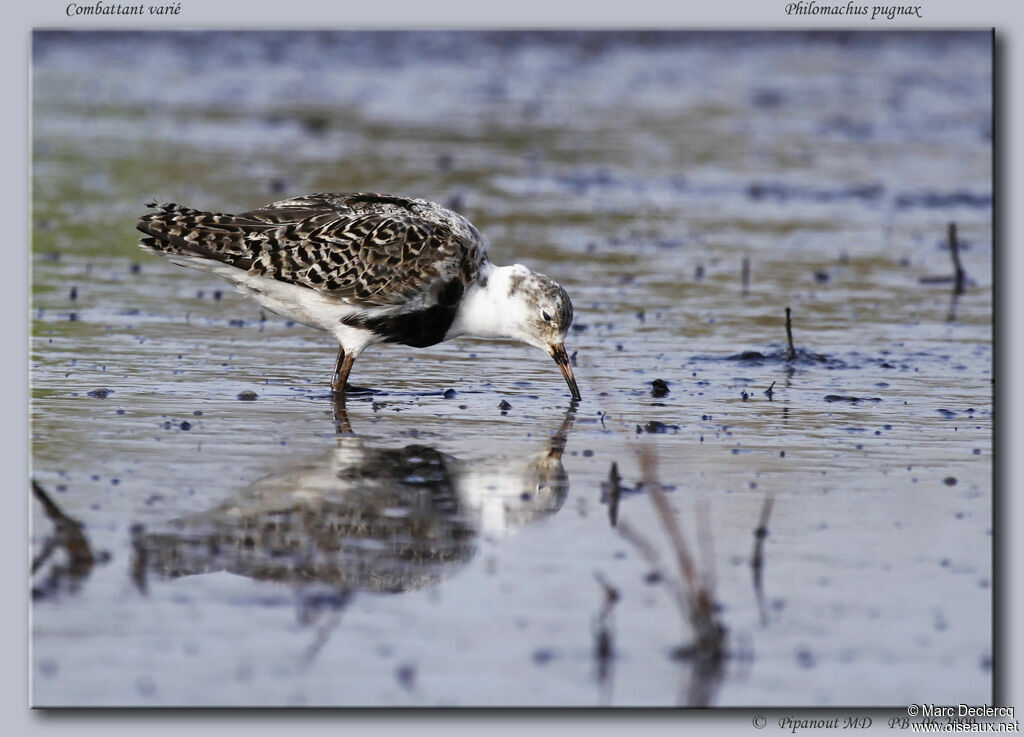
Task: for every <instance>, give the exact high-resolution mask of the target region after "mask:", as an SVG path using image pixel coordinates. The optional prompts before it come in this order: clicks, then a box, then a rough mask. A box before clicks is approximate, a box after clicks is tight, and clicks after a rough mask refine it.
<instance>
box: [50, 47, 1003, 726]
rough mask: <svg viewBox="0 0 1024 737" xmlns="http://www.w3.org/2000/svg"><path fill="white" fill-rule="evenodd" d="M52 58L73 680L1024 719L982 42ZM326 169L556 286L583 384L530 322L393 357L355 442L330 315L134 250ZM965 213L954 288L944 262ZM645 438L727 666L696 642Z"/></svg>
mask: <svg viewBox="0 0 1024 737" xmlns="http://www.w3.org/2000/svg"><path fill="white" fill-rule="evenodd" d="M33 62H34V67H33V105H34V107H33V146H34V156H33V214H32V217H33V225H34V231H33V238H34V240H33V271H32V295H33V301H32V318H33V324H32V346H31V356H32V406H31V418H32V427H31V432H32V441H33V446H32V447H33V450H32V453H33V475H34V478H35V479H37V480H38V481H39V482H40V484H41V485H42V487H43V489H45V491H46V492H47V493H48V494H49V497H50V498H52V500H53V501H54V502H55V503H56V504H57V505H58V506H59V507H60V509H62V510H63V513H64V514H66V515H68V516H69V517H70V518H72V519H74V520H76V521H78V522H79V523H81V525H82V526H83V527H82V532H83V534H84V535H85V537H86V539H87V541H88V545H89V546H90V548H91V550H92V551H93V553H94V555H93V561H92V562H91V564H90V565H87V566H79V567H71V568H70V570H69V569H68V566H67V565H66V563H65V562H64V561H63V559H62V557H61V556H62V555H65V552H64V551H62V550H60V549H59V546H58V549H57V551H56V552H54V553H53V554H52V556H50V557H49V558H47V559H46V561H45V562H44V563H43V564H42V565H41V566H40V568H39V570H37V571H36V574H35V576H34V581H35V601H34V604H33V611H32V630H33V631H32V636H33V646H32V647H33V663H32V669H33V686H32V693H33V703H35V704H36V705H40V706H43V705H86V704H89V705H115V704H138V705H161V704H201V705H213V704H224V705H228V704H260V705H271V704H308V705H336V704H337V705H342V704H345V705H347V704H352V705H381V706H392V705H491V704H493V705H597V704H609V705H674V704H711V705H752V704H765V705H770V704H789V705H797V704H833V705H836V704H844V705H880V704H891V705H898V704H905V703H910V702H915V703H958V702H964V703H984V702H986V701H987V700H989V699H990V696H991V679H992V673H991V660H992V646H991V636H992V635H991V611H992V610H991V597H992V589H991V577H992V572H991V552H992V536H991V535H992V525H991V515H992V473H991V472H992V441H991V437H992V436H991V433H992V278H991V264H992V228H991V197H992V190H991V158H990V156H991V116H990V107H991V96H990V86H991V66H990V44H989V36H988V34H907V35H904V34H886V35H883V36H866V35H856V34H854V35H850V34H845V35H842V36H803V35H769V34H744V35H730V34H710V35H709V34H673V35H659V34H646V35H640V36H621V35H618V36H617V35H607V34H568V35H548V34H545V35H519V34H504V33H503V34H447V33H436V34H435V33H429V34H397V35H391V34H285V35H273V34H210V33H197V34H177V35H164V34H161V35H148V34H131V35H128V34H116V35H115V34H37V35H36V37H35V39H34V53H33ZM324 190H342V191H345V190H371V191H384V192H398V193H404V194H412V195H418V196H425V197H428V198H430V199H434V200H437V201H441V202H447V203H451V204H453V205H456V206H457V207H458V209H459V210H460V211H461V212H463V213H464V214H465V215H466V216H467V217H469V218H470V219H471V220H472V221H473V222H474V223H475V224H476V225H477V226H478V227H479V228H480V229H481V230H482V231H483V232H484V233H485V234H486V236H487V237H488V239H489V243H490V248H489V250H490V253H491V256H492V258H493V259H494V260H495V261H496V262H498V263H509V262H513V261H520V262H522V263H525V264H527V265H529V266H530V267H531V268H535V269H538V270H540V271H543V272H545V273H548V274H549V275H551V276H552V277H554V278H555V279H557V280H559V281H560V282H561V283H562V284H563V285H564V286H565V287H566V289H567V290H568V291H569V293H570V294H571V295H572V297H573V300H574V304H575V307H576V318H575V320H576V321H575V325H574V329H573V331H572V333H571V335H570V337H569V339H568V340H567V345H568V349H569V352H570V353H574V352H575V353H576V368H575V371H576V375H577V378H578V380H579V383H580V387H581V389H582V391H583V395H584V398H583V401H582V402H581V403H580V404H579V405H578V406H577V407H573V406H572V405H570V403H569V398H568V392H567V390H566V388H565V385H564V383H563V382H562V379H561V377H560V375H559V373H558V370H557V368H556V367H555V366H554V365H553V364H552V363H551V361H550V360H549V359H547V358H546V357H545V356H543V355H542V354H540V353H539V352H537V351H535V350H533V349H529V348H526V347H520V346H513V345H510V344H503V343H496V342H489V341H475V340H465V341H460V342H454V343H450V344H444V345H440V346H436V347H434V348H431V349H425V350H415V349H408V348H403V347H394V346H385V347H379V348H374V349H371V351H369V352H367V353H366V354H364V356H363V357H361V358H360V360H359V361H358V362H357V363H356V367H355V372H354V373H353V381H354V383H356V384H360V385H365V386H368V387H373V388H374V389H375V390H376V393H374V394H367V395H360V396H355V397H352V398H351V399H350V400H349V401H348V404H347V418H346V419H347V422H348V423H349V425H350V427H341V428H340V429H342V430H347V429H350V430H351V433H344V434H340V435H339V434H338V432H337V430H338V429H339V426H338V424H337V423H336V422H335V417H334V411H333V409H332V406H331V403H330V401H329V399H328V397H327V392H326V383H327V381H328V379H329V375H330V372H331V370H332V368H333V361H334V348H333V347H332V345H331V341H330V339H328V338H327V337H325V336H323V335H319V334H317V333H315V332H313V331H311V330H309V329H307V328H304V327H302V326H297V325H292V324H289V323H287V322H286V321H285V320H283V319H281V318H278V317H276V316H274V315H270V314H267V315H263V314H261V312H260V310H259V308H258V307H257V306H256V305H254V304H253V303H251V302H249V301H247V300H246V299H244V298H243V297H241V296H239V295H236V294H235V293H234V292H232V291H231V289H230V288H229V287H228V285H227V284H225V283H221V282H219V281H217V280H216V279H215V278H213V277H210V276H207V275H203V274H197V273H193V272H190V271H187V270H183V269H180V268H177V267H175V266H173V265H171V264H169V263H165V262H162V261H160V260H159V259H156V258H154V257H150V256H147V255H146V254H143V253H141V252H139V251H138V250H137V249H136V247H135V245H134V244H135V242H136V237H135V235H134V233H135V231H134V229H133V228H134V218H135V217H136V215H137V214H138V213H139V212H140V211H141V209H142V208H141V205H142V202H143V201H144V200H146V199H149V198H150V197H156V198H158V199H171V200H174V201H178V202H183V203H186V204H189V205H192V206H196V207H201V208H208V209H216V210H228V211H231V210H242V209H248V208H251V207H254V206H258V205H260V204H264V203H265V202H268V201H271V200H274V199H280V198H283V197H286V196H289V195H292V194H300V193H305V192H313V191H324ZM954 221H955V222H956V224H957V229H958V234H959V239H960V244H961V258H962V260H963V265H964V268H965V270H966V272H967V275H968V277H969V282H968V287H967V289H966V291H965V293H964V294H963V295H961V296H959V298H954V297H953V295H952V287H951V284H949V283H930V282H928V278H929V277H933V276H946V275H949V274H950V273H951V268H952V267H951V259H950V253H949V250H948V245H947V238H946V226H947V223H949V222H954ZM744 259H748V260H749V274H750V277H749V283H748V284H747V285H746V286H744V284H743V280H742V276H741V274H742V271H743V267H742V264H743V262H744ZM922 279H924V280H925V281H922ZM787 306H789V307H791V308H792V313H793V333H794V342H795V343H796V345H797V346H798V347H799V348H800V351H799V353H798V355H797V357H796V359H795V360H793V361H789V360H787V357H786V338H785V328H784V310H785V308H786V307H787ZM654 379H662V380H664V381H666V382H668V388H669V393H668V394H667V395H665V396H663V397H654V396H652V394H651V388H652V387H651V382H652V381H653V380H654ZM773 382H774V383H773ZM769 387H772V393H771V396H767V395H766V394H765V390H767V389H768V388H769ZM97 389H105V390H108V391H107V392H96V390H97ZM448 389H454V390H455V395H454V397H452V398H445V396H444V392H445V391H446V390H448ZM244 391H252V392H255V394H256V397H257V398H256V399H255V401H241V400H239V399H238V395H239V394H240V393H241V392H244ZM90 392H92V395H90ZM103 395H105V396H103ZM503 400H504V401H507V402H508V403H509V404H510V405H511V408H510V409H508V410H506V411H504V412H503V411H502V410H500V409H499V407H498V405H499V403H500V402H501V401H503ZM648 430H652V431H655V432H649V431H648ZM639 453H646V454H648V455H649V456H650V457H654V458H656V459H657V478H658V479H659V480H660V482H661V483H662V484H664V485H665V486H666V488H667V496H668V499H669V501H670V502H671V505H672V506H673V508H674V510H675V511H676V513H677V518H678V520H679V524H680V525H681V529H682V532H683V535H684V536H685V538H686V541H687V544H688V547H689V549H690V550H691V552H692V553H693V554H694V556H695V557H696V559H697V563H698V568H699V571H700V572H701V574H702V575H703V576H704V579H706V580H710V581H712V582H713V584H714V588H713V595H714V599H715V601H716V602H717V604H718V607H717V610H716V613H715V617H716V619H717V621H718V622H719V623H720V624H721V625H723V626H724V627H725V628H726V629H727V636H726V641H725V656H724V657H722V658H720V659H717V660H715V659H713V660H712V661H708V660H707V659H702V658H699V657H698V658H696V659H693V658H691V659H680V658H678V657H674V656H673V653H674V652H675V651H676V650H677V649H678V648H679V647H680V646H682V645H686V644H687V643H688V642H689V641H690V640H691V639H692V637H693V630H692V628H691V626H690V623H689V622H688V621H687V620H686V619H685V618H684V617H682V616H681V615H680V612H679V611H678V609H677V608H676V606H675V603H674V600H673V598H672V596H671V590H670V587H669V586H668V585H667V583H666V580H667V579H670V578H675V577H677V576H678V573H677V569H676V566H675V563H674V555H675V554H674V552H673V550H672V547H671V545H670V543H669V539H668V537H667V535H666V533H665V531H664V530H663V527H662V520H661V519H660V518H659V515H658V514H657V512H656V510H655V507H654V505H653V504H652V494H651V493H649V492H648V491H645V490H644V488H643V486H642V485H640V486H639V488H637V487H638V484H639V483H640V481H641V468H640V463H639V456H638V454H639ZM613 462H614V463H616V464H617V467H618V469H619V472H620V473H621V476H622V485H623V486H624V487H625V490H624V491H623V493H622V494H621V497H620V499H619V501H618V504H617V506H615V505H613V504H612V503H611V495H610V493H609V487H608V486H607V485H606V484H607V480H608V478H609V471H610V468H611V465H612V463H613ZM602 484H605V486H604V487H602ZM33 505H34V506H33V519H32V530H33V531H32V539H33V543H34V546H35V549H36V552H37V554H39V555H40V557H42V556H43V554H44V553H45V552H46V550H47V545H48V543H49V542H50V541H52V540H53V539H54V538H53V530H54V524H53V523H52V522H51V520H50V519H48V518H47V516H46V513H45V508H44V505H43V504H41V503H35V502H34V503H33ZM762 515H764V518H763V517H762ZM613 516H614V517H615V519H616V522H617V524H616V526H614V527H613V526H612V524H611V518H612V517H613ZM762 524H763V526H764V527H765V528H766V530H767V537H765V538H764V541H763V548H762V550H761V565H760V567H759V568H758V567H756V566H752V564H751V563H752V560H753V559H754V558H755V557H756V555H755V550H756V548H755V542H756V540H757V537H756V535H755V531H756V529H757V528H758V527H759V526H760V525H762ZM624 531H626V532H627V533H628V532H629V531H633V532H635V533H636V535H638V536H639V537H640V538H642V540H643V541H646V542H645V543H642V544H640V545H637V544H635V542H631V539H630V538H629V537H628V535H624V534H623V533H624ZM644 545H646V546H648V547H650V548H652V549H654V550H657V551H660V553H659V554H660V556H661V559H662V569H663V570H662V571H661V575H660V577H659V576H657V575H651V574H652V564H651V562H650V561H649V560H648V559H647V558H646V557H645V556H644V554H643V552H642V551H643V549H644ZM79 562H81V561H80V560H79ZM83 568H84V570H83ZM605 586H610V587H613V588H614V590H615V591H616V592H617V593H618V598H617V600H616V601H615V602H614V603H613V604H611V608H610V610H603V608H602V607H606V606H608V604H607V603H606V601H605V597H606V593H605ZM602 643H604V644H603V645H602Z"/></svg>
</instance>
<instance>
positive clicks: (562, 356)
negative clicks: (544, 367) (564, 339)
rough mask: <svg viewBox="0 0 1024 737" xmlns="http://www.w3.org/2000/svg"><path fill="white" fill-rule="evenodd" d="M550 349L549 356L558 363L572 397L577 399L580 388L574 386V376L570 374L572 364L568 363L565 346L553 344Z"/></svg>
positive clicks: (578, 398)
mask: <svg viewBox="0 0 1024 737" xmlns="http://www.w3.org/2000/svg"><path fill="white" fill-rule="evenodd" d="M550 350H551V357H552V358H553V359H555V363H557V364H558V368H559V369H561V371H562V376H564V377H565V383H566V384H568V385H569V391H570V392H572V398H573V399H574V400H576V401H579V400H580V399H581V397H580V389H579V387H578V386H576V377H575V376H573V375H572V366H570V365H569V356H568V354H567V353H566V352H565V346H564V345H553V346H551V349H550Z"/></svg>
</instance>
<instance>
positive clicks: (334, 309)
mask: <svg viewBox="0 0 1024 737" xmlns="http://www.w3.org/2000/svg"><path fill="white" fill-rule="evenodd" d="M169 258H170V260H171V261H174V262H175V263H177V264H179V265H181V266H188V267H191V268H199V269H202V270H203V271H211V272H213V273H214V274H217V276H220V277H222V278H224V279H226V280H228V281H229V282H231V283H232V284H234V285H235V288H236V289H237V290H238V291H239V292H241V293H242V294H244V295H246V296H248V297H251V298H252V299H254V300H255V301H256V302H258V303H259V304H261V305H262V306H263V307H266V308H267V309H268V310H270V311H271V312H274V313H276V314H278V315H281V316H282V317H286V318H288V319H290V320H295V321H296V322H300V323H302V324H303V325H308V326H309V327H311V328H317V329H318V330H323V331H325V332H328V333H330V334H331V335H333V336H334V337H335V339H336V340H337V341H338V342H339V343H340V344H341V345H342V347H344V349H345V352H346V353H350V354H352V355H353V356H357V355H359V353H361V352H362V351H363V349H364V348H366V347H367V346H369V345H372V344H373V343H377V342H380V338H379V337H378V336H377V335H376V333H373V332H372V331H369V330H363V329H361V328H354V327H351V326H349V325H345V324H344V323H343V322H342V320H343V319H344V318H345V317H348V316H349V315H352V314H355V313H357V312H367V311H369V312H371V314H372V313H373V312H375V311H376V310H373V309H372V308H371V309H370V310H367V309H366V308H363V307H356V306H355V305H351V304H349V303H347V302H344V301H342V300H340V299H335V298H332V297H329V296H327V295H325V294H323V293H321V292H318V291H316V290H315V289H310V288H308V287H300V286H297V285H295V284H289V283H287V282H283V281H278V280H277V279H270V278H268V277H264V276H252V275H250V274H248V273H246V272H244V271H242V270H241V269H236V268H235V267H233V266H228V265H226V264H221V263H218V262H213V261H209V260H207V259H200V258H194V257H188V256H184V257H182V256H178V255H175V256H171V257H169Z"/></svg>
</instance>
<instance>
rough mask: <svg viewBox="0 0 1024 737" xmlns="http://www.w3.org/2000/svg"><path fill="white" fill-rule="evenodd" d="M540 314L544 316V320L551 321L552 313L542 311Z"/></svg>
mask: <svg viewBox="0 0 1024 737" xmlns="http://www.w3.org/2000/svg"><path fill="white" fill-rule="evenodd" d="M540 316H541V317H543V318H544V322H551V315H549V314H548V313H546V312H541V313H540Z"/></svg>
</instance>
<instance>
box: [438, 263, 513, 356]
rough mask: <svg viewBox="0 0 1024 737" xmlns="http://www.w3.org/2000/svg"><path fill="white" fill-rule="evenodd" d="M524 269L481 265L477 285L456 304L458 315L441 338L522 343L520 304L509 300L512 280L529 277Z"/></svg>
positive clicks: (471, 287)
mask: <svg viewBox="0 0 1024 737" xmlns="http://www.w3.org/2000/svg"><path fill="white" fill-rule="evenodd" d="M529 273H530V272H529V270H528V269H526V267H525V266H520V265H519V264H514V265H512V266H495V265H494V264H492V263H489V262H488V263H485V264H484V266H483V268H482V269H481V271H480V278H479V279H478V281H477V282H476V283H475V284H473V285H472V286H470V287H469V289H468V290H467V291H466V294H465V296H463V298H462V301H461V302H460V303H459V311H458V312H457V313H456V315H455V320H454V321H453V322H452V326H451V327H450V328H449V329H448V333H447V334H446V335H445V338H446V339H447V338H457V337H459V336H463V335H471V336H476V337H478V338H513V339H516V340H523V341H524V342H527V341H525V339H524V336H523V332H522V330H521V328H520V327H519V326H520V324H521V315H520V314H519V313H520V312H522V311H524V306H523V305H522V302H521V301H520V300H517V299H513V298H512V296H511V295H510V292H511V291H512V289H511V286H512V279H513V278H514V277H518V278H522V277H523V276H524V274H529Z"/></svg>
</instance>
